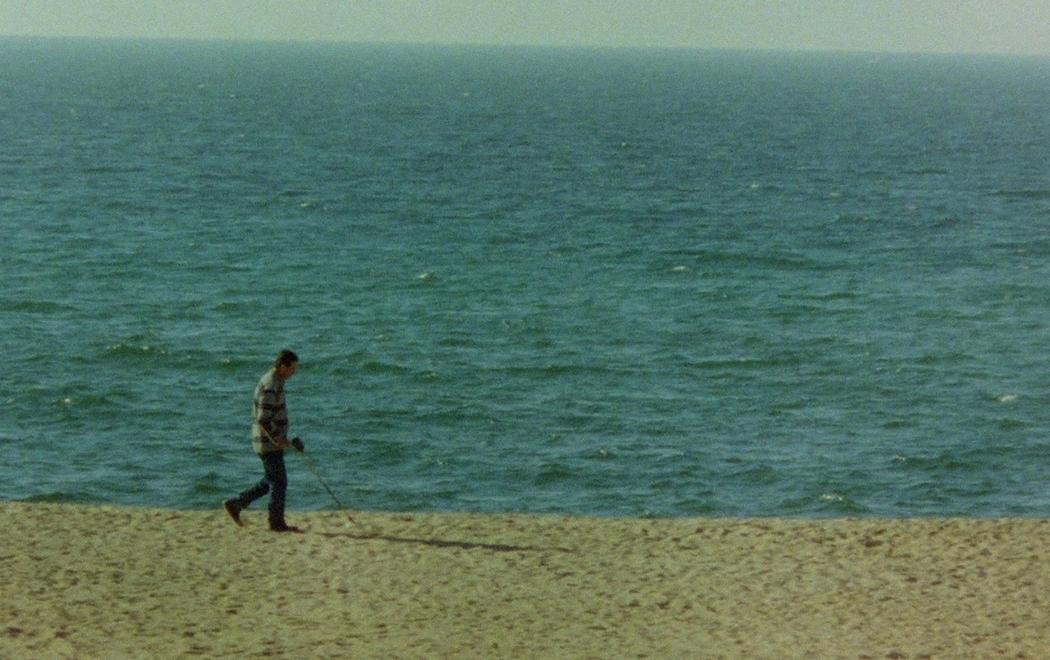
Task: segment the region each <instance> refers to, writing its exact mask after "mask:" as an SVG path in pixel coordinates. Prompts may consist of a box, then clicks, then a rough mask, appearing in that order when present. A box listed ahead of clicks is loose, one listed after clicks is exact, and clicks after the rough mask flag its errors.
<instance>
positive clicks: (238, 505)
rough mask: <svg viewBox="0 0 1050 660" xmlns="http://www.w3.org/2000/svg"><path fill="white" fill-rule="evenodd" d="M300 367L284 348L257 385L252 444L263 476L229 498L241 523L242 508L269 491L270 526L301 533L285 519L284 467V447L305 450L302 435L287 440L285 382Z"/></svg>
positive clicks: (230, 509) (229, 507) (229, 509)
mask: <svg viewBox="0 0 1050 660" xmlns="http://www.w3.org/2000/svg"><path fill="white" fill-rule="evenodd" d="M298 368H299V357H298V356H297V355H296V354H295V353H293V352H292V351H289V350H283V351H281V352H280V354H279V355H278V356H277V359H276V360H275V361H274V364H273V368H272V369H270V370H269V371H267V372H266V373H265V374H263V377H262V378H261V379H260V380H259V384H258V385H256V387H255V401H254V415H253V418H252V446H253V447H254V448H255V453H256V454H258V456H259V458H260V459H262V463H263V474H264V476H263V479H262V481H260V482H259V483H257V484H256V485H255V486H253V487H252V488H249V489H248V490H246V491H244V492H243V493H241V494H240V495H238V496H237V497H235V498H233V499H231V500H226V502H225V506H226V512H227V513H229V514H230V517H231V518H233V522H235V523H237V524H238V525H241V524H242V523H241V511H243V510H244V509H246V508H248V506H249V505H250V504H251V503H252V502H254V501H255V500H257V499H259V498H260V497H262V496H263V495H265V494H266V493H270V509H269V512H270V516H269V517H270V529H272V530H273V531H275V532H298V531H300V530H299V529H298V528H296V527H291V526H289V525H288V524H287V523H286V522H285V521H284V494H285V491H286V490H287V488H288V473H287V472H286V471H285V468H284V450H285V449H287V448H288V447H290V446H292V447H295V448H296V449H297V450H299V451H302V450H303V444H302V442H301V441H300V440H299V438H295V439H293V440H291V441H289V440H288V408H287V407H286V406H285V403H284V384H285V382H287V381H288V379H290V378H291V377H292V376H294V375H295V372H296V370H297V369H298Z"/></svg>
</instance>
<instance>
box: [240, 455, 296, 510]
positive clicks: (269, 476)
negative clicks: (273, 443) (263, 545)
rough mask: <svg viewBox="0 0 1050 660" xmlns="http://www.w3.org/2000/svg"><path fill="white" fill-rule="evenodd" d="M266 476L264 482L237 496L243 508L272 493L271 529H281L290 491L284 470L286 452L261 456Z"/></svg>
mask: <svg viewBox="0 0 1050 660" xmlns="http://www.w3.org/2000/svg"><path fill="white" fill-rule="evenodd" d="M259 458H261V459H262V462H263V469H264V471H265V475H266V476H264V477H263V478H262V481H260V482H259V483H257V484H255V485H254V486H252V487H251V488H249V489H248V490H246V491H244V492H243V493H241V494H240V495H238V496H237V503H238V504H240V505H241V508H247V507H248V505H249V504H251V503H252V502H254V501H255V500H257V499H259V498H260V497H262V496H263V495H265V494H266V493H270V528H271V529H274V528H281V527H284V526H285V522H284V494H285V491H287V490H288V473H287V472H286V471H285V469H284V452H282V451H275V452H270V453H268V454H261V455H260V456H259Z"/></svg>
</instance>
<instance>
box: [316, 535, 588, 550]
mask: <svg viewBox="0 0 1050 660" xmlns="http://www.w3.org/2000/svg"><path fill="white" fill-rule="evenodd" d="M320 534H321V536H327V537H329V538H346V539H352V540H354V541H387V542H389V543H412V544H415V545H426V546H430V547H432V548H458V549H460V550H489V551H491V552H572V550H569V549H568V548H541V547H537V546H528V545H505V544H502V543H479V542H476V541H448V540H445V539H416V538H407V537H403V536H389V535H387V534H347V533H345V532H321V533H320Z"/></svg>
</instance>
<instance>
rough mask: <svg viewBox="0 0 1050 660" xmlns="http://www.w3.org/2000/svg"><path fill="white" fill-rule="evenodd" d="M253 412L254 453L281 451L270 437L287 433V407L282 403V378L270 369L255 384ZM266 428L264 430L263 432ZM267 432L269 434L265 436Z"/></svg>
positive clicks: (283, 435)
mask: <svg viewBox="0 0 1050 660" xmlns="http://www.w3.org/2000/svg"><path fill="white" fill-rule="evenodd" d="M253 408H254V414H253V417H252V446H253V447H254V448H255V453H256V454H259V455H262V454H269V453H271V452H275V451H283V450H282V449H279V448H278V447H277V445H275V444H273V443H272V442H271V441H270V438H274V439H276V438H284V437H287V435H288V407H287V406H286V405H285V403H284V380H283V379H282V378H281V377H280V376H278V375H277V370H276V369H270V370H269V371H267V372H266V373H265V374H263V377H262V378H261V379H259V384H258V385H256V386H255V400H254V406H253ZM263 429H266V432H265V433H264V432H263ZM267 433H268V434H269V436H267Z"/></svg>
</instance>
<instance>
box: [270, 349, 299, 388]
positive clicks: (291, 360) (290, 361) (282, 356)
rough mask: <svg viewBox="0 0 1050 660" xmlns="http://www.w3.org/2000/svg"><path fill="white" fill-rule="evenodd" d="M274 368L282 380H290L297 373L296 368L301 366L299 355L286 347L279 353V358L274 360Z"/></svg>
mask: <svg viewBox="0 0 1050 660" xmlns="http://www.w3.org/2000/svg"><path fill="white" fill-rule="evenodd" d="M273 368H274V369H276V370H277V375H278V376H280V377H281V379H282V380H288V379H289V378H291V377H292V376H294V375H295V370H296V369H298V368H299V356H298V355H296V354H295V353H293V352H292V351H290V350H288V349H287V348H286V349H284V350H283V351H281V352H280V353H278V354H277V359H276V360H274V362H273Z"/></svg>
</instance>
